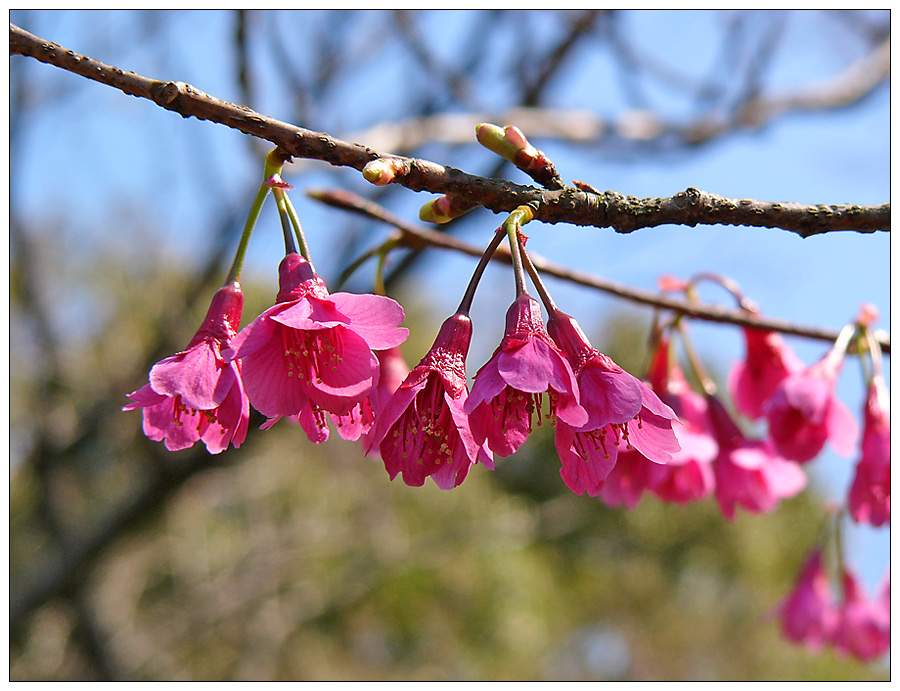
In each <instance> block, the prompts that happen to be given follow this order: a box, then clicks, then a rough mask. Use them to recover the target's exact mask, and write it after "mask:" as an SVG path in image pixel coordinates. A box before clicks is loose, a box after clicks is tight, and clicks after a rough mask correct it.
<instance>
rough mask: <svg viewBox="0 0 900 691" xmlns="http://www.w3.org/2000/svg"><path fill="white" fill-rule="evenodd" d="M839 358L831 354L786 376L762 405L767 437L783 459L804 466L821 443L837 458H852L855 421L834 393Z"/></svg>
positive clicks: (839, 363) (840, 361)
mask: <svg viewBox="0 0 900 691" xmlns="http://www.w3.org/2000/svg"><path fill="white" fill-rule="evenodd" d="M841 363H842V358H841V357H837V356H836V355H835V354H834V352H832V353H830V354H829V355H826V356H825V357H823V358H822V359H821V360H819V361H818V362H817V363H815V364H814V365H812V366H810V367H809V368H807V369H805V370H802V371H800V372H795V373H794V374H791V375H789V376H788V377H787V378H785V379H784V381H782V382H781V384H779V385H778V386H777V387H776V389H775V392H774V393H773V394H772V396H771V397H770V398H769V399H768V401H766V403H765V405H764V406H763V414H764V415H765V417H766V419H767V420H768V422H769V436H770V437H771V438H772V441H773V442H774V443H775V448H776V449H777V450H778V452H779V453H780V454H781V455H782V456H784V457H785V458H787V459H789V460H792V461H798V462H799V463H806V462H807V461H810V460H812V459H813V458H815V457H816V456H818V455H819V452H821V451H822V448H823V447H824V446H825V442H826V441H829V442H830V443H831V446H832V448H834V450H835V451H836V452H837V453H838V454H840V455H841V456H852V455H853V453H854V451H855V444H856V439H857V436H858V430H857V424H856V420H854V419H853V416H852V415H851V414H850V411H849V410H847V408H846V406H844V404H843V403H841V402H840V401H839V400H838V399H837V398H836V397H835V393H834V389H835V384H836V381H837V376H838V373H839V372H840V368H841Z"/></svg>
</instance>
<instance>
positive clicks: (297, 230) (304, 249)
mask: <svg viewBox="0 0 900 691" xmlns="http://www.w3.org/2000/svg"><path fill="white" fill-rule="evenodd" d="M284 202H285V204H286V205H287V212H288V216H289V217H290V219H291V223H292V224H293V226H294V235H296V236H297V244H298V245H300V254H302V255H303V258H304V259H305V260H306V261H308V262H309V264H310V266H312V257H311V255H310V253H309V244H308V243H307V242H306V235H304V234H303V226H301V225H300V217H299V216H298V215H297V210H296V209H295V208H294V205H293V204H292V203H291V198H290V197H288V196H287V194H286V193H285V194H284Z"/></svg>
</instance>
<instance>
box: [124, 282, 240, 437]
mask: <svg viewBox="0 0 900 691" xmlns="http://www.w3.org/2000/svg"><path fill="white" fill-rule="evenodd" d="M243 305H244V295H243V293H242V292H241V289H240V286H239V285H238V284H237V283H233V284H231V285H226V286H223V287H222V288H220V289H219V290H218V291H216V294H215V295H214V296H213V298H212V302H211V304H210V306H209V310H208V311H207V314H206V318H205V319H204V321H203V324H202V325H201V327H200V329H199V330H198V331H197V333H196V334H195V335H194V337H193V338H192V339H191V341H190V343H189V344H188V346H187V348H185V349H184V350H183V351H181V352H179V353H177V354H175V355H173V356H171V357H167V358H165V359H164V360H160V361H159V362H157V363H156V364H155V365H153V367H152V368H151V370H150V381H149V383H148V384H145V385H144V386H143V387H141V388H140V389H138V390H137V391H133V392H132V393H130V394H128V398H130V399H131V400H132V402H131V403H129V404H128V405H126V406H125V407H124V408H123V410H135V409H137V408H142V409H143V415H144V422H143V429H144V434H146V435H147V436H148V437H149V438H150V439H152V440H153V441H164V442H165V445H166V448H167V449H169V450H170V451H178V450H181V449H187V448H189V447H191V446H193V445H194V443H195V442H197V441H202V442H203V443H204V444H206V448H207V450H208V451H209V452H210V453H214V454H217V453H221V452H222V451H224V450H225V449H226V448H228V445H229V444H232V445H234V447H235V448H237V447H239V446H240V445H241V444H242V443H243V442H244V439H245V438H246V436H247V427H248V422H249V419H250V404H249V401H248V399H247V395H246V394H245V393H244V387H243V383H242V379H241V366H240V364H239V363H236V362H229V361H226V359H225V358H224V357H223V355H222V351H223V350H225V349H227V348H228V347H229V345H230V344H231V342H232V339H233V338H234V337H235V334H236V332H237V329H238V327H239V326H240V321H241V311H242V309H243Z"/></svg>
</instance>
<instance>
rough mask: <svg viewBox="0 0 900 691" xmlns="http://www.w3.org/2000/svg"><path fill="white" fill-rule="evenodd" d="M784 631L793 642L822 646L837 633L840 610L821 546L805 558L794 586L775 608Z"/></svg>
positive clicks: (813, 646)
mask: <svg viewBox="0 0 900 691" xmlns="http://www.w3.org/2000/svg"><path fill="white" fill-rule="evenodd" d="M776 614H777V616H778V619H779V622H780V623H781V633H782V635H783V636H784V637H785V638H787V639H788V640H790V641H793V642H794V643H803V644H805V645H807V646H809V647H810V648H812V649H813V650H821V649H822V647H823V646H824V645H826V644H828V643H830V642H831V641H832V639H833V637H834V633H835V627H836V625H837V619H838V614H837V610H836V609H835V607H834V604H833V602H832V591H831V584H830V582H829V580H828V574H826V573H825V569H824V568H823V567H822V550H821V549H818V548H817V549H815V550H813V552H812V553H811V554H810V555H809V557H808V558H807V560H806V564H805V565H804V566H803V570H802V571H801V572H800V576H799V577H798V578H797V582H796V584H795V585H794V589H793V590H792V591H791V592H790V594H788V596H787V597H786V598H785V599H784V600H782V601H781V603H780V604H779V605H778V607H777V608H776Z"/></svg>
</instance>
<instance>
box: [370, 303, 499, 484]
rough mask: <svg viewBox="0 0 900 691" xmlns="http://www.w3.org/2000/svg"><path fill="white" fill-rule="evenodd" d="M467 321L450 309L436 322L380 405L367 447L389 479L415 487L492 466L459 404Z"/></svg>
mask: <svg viewBox="0 0 900 691" xmlns="http://www.w3.org/2000/svg"><path fill="white" fill-rule="evenodd" d="M471 339H472V322H471V320H470V319H469V318H468V317H467V316H465V315H463V314H455V315H453V316H452V317H450V318H449V319H447V320H446V321H445V322H444V323H443V325H442V326H441V329H440V331H439V332H438V335H437V338H436V339H435V342H434V345H433V346H432V348H431V350H429V351H428V353H427V354H426V355H425V357H424V358H422V361H421V362H420V363H419V364H418V365H417V366H416V367H415V368H413V370H412V371H411V372H410V373H409V376H407V377H406V379H405V380H404V381H403V383H402V384H401V385H400V387H399V388H398V389H397V390H396V391H395V392H394V395H393V396H391V398H390V399H389V400H388V401H387V403H386V404H385V405H384V406H383V407H382V408H381V410H380V413H379V416H378V420H377V423H376V426H375V431H374V432H373V433H372V436H371V441H370V445H371V446H370V448H373V449H377V450H378V452H379V453H380V454H381V458H382V460H383V461H384V467H385V470H387V472H388V474H389V475H390V477H391V480H393V479H394V478H395V477H397V474H398V473H402V475H403V481H404V482H405V483H406V484H407V485H411V486H414V487H420V486H422V485H423V484H425V479H426V478H428V477H431V478H432V479H433V480H434V482H435V484H436V485H437V486H438V487H440V488H441V489H451V488H453V487H457V486H459V485H460V484H461V483H462V481H463V480H465V478H466V476H467V475H468V473H469V470H470V468H471V467H472V465H474V464H475V463H482V464H483V465H485V466H486V467H488V468H489V469H491V470H493V469H494V462H493V457H492V455H491V452H490V449H489V448H488V447H487V444H484V443H482V444H478V443H476V442H475V440H474V438H473V437H472V432H471V430H470V429H469V419H468V417H467V415H466V413H465V410H464V407H465V404H466V399H467V396H468V386H467V384H466V355H467V353H468V351H469V343H470V341H471Z"/></svg>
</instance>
